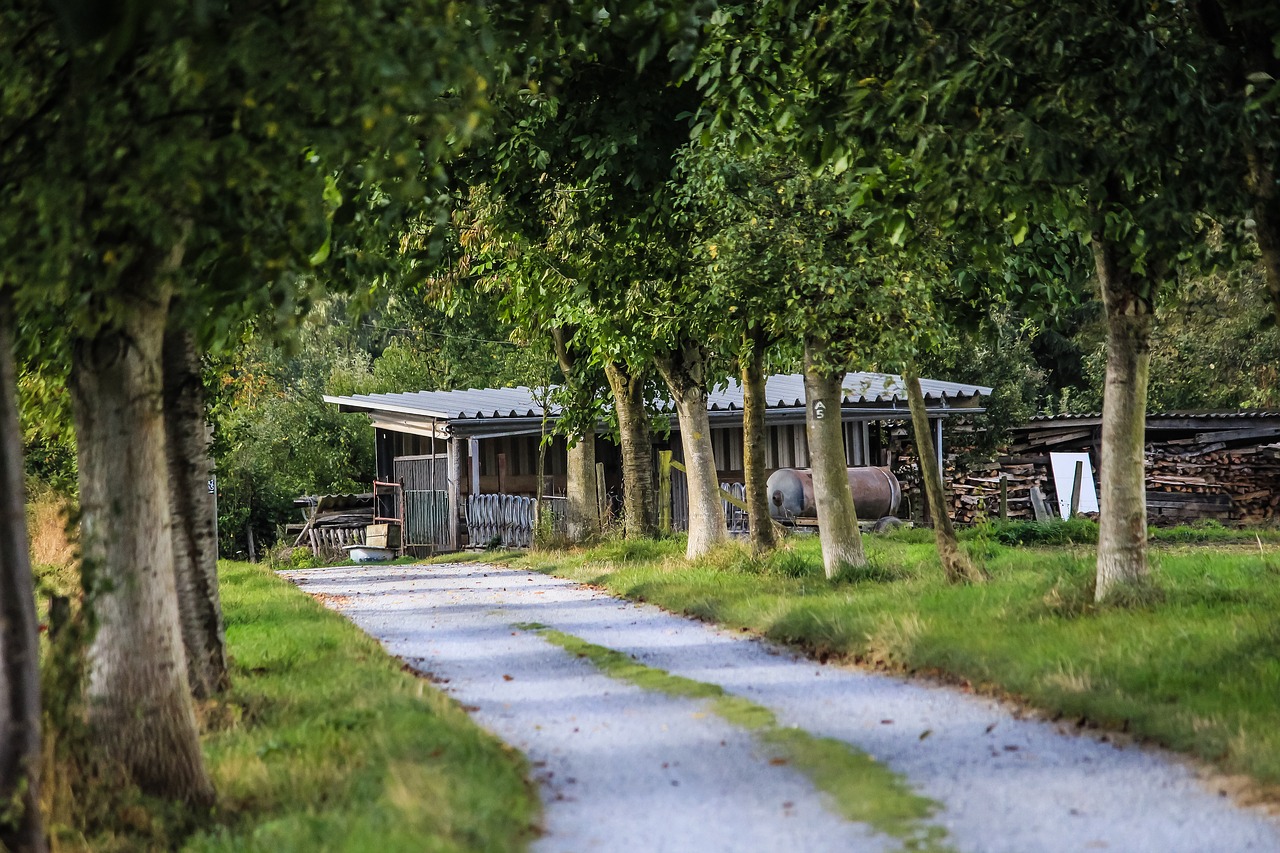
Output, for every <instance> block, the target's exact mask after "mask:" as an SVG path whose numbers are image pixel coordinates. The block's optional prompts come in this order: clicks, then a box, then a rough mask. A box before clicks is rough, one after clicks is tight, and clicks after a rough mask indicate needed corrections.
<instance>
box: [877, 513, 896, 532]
mask: <svg viewBox="0 0 1280 853" xmlns="http://www.w3.org/2000/svg"><path fill="white" fill-rule="evenodd" d="M901 526H902V520H901V519H899V518H898V517H897V516H895V515H886V516H884V517H883V518H881V519H880V520H879V521H877V522H876V524H875V527H872V528H871V532H872V533H887V532H889V531H890V530H897V529H898V528H899V527H901Z"/></svg>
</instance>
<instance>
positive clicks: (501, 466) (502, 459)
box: [498, 453, 507, 495]
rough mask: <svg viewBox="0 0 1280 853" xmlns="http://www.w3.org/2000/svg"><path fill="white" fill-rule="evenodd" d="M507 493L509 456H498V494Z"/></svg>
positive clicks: (503, 454)
mask: <svg viewBox="0 0 1280 853" xmlns="http://www.w3.org/2000/svg"><path fill="white" fill-rule="evenodd" d="M506 493H507V454H505V453H499V454H498V494H500V495H505V494H506Z"/></svg>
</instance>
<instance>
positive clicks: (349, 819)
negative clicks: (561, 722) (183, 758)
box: [184, 563, 539, 853]
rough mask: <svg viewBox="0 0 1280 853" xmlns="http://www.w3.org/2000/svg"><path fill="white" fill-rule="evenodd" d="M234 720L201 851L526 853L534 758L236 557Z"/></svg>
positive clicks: (224, 580)
mask: <svg viewBox="0 0 1280 853" xmlns="http://www.w3.org/2000/svg"><path fill="white" fill-rule="evenodd" d="M220 571H221V592H222V605H223V610H224V613H225V618H226V623H227V646H228V651H229V653H230V655H231V657H232V659H233V661H234V670H233V676H232V677H233V680H234V683H233V688H232V691H231V694H230V696H229V697H228V700H227V708H229V709H230V712H229V713H224V716H225V717H226V720H225V722H224V724H223V727H222V729H221V730H220V731H216V732H213V733H211V734H209V735H207V736H206V738H205V751H206V756H207V758H208V762H209V768H210V771H211V773H212V775H213V777H214V781H215V784H216V786H217V789H218V792H219V797H220V805H219V809H218V811H217V813H216V814H215V816H214V819H215V825H214V826H213V827H211V828H207V829H205V830H204V831H203V832H201V833H200V834H198V835H196V836H193V837H191V838H189V839H188V841H187V843H186V847H185V848H184V849H187V850H191V851H232V850H234V851H273V852H274V851H348V850H349V851H367V850H377V851H379V853H393V851H451V850H456V851H472V850H486V851H487V850H519V849H523V848H524V847H525V845H526V843H527V842H528V840H529V839H530V838H531V837H532V835H533V834H534V830H533V828H532V827H533V825H534V824H535V823H536V822H537V820H538V818H539V813H538V809H539V806H538V802H537V797H536V794H535V792H534V791H532V790H531V789H530V787H529V786H528V784H527V782H526V781H525V780H526V774H527V768H526V766H525V764H524V760H523V758H522V757H521V756H520V755H519V754H518V753H515V752H514V751H513V750H510V749H509V748H507V747H505V746H503V745H502V744H501V743H499V742H498V741H497V740H496V739H494V738H493V737H491V736H489V735H488V734H485V733H483V732H481V731H480V730H479V729H478V728H476V726H475V725H474V724H472V723H471V721H470V720H469V718H468V717H467V715H466V714H465V713H464V712H463V711H462V710H461V709H460V708H459V707H458V706H457V705H456V704H454V703H453V702H452V701H451V700H449V699H447V698H446V697H444V696H443V695H442V694H441V693H439V692H438V691H436V690H435V689H433V688H432V687H431V686H430V685H428V684H427V683H426V682H425V681H424V680H423V679H421V678H417V677H415V676H413V675H412V674H409V673H406V672H403V671H401V668H400V665H399V663H398V662H396V661H394V660H392V659H391V658H389V657H388V656H387V655H386V654H385V653H384V652H383V651H382V649H381V648H380V647H379V646H378V644H377V643H376V642H375V641H373V640H372V639H370V638H369V637H367V636H365V635H364V634H362V633H361V632H359V631H358V630H356V629H355V628H354V627H353V626H352V625H351V624H350V623H348V622H347V621H346V620H344V619H342V618H341V617H340V616H338V615H337V614H334V613H331V612H329V611H327V610H325V608H324V607H322V606H321V605H320V604H319V603H317V602H316V601H313V600H312V599H311V598H310V597H309V596H307V595H305V594H303V593H302V592H300V591H298V590H296V589H295V588H293V587H292V586H291V585H290V584H288V583H287V582H285V581H282V580H280V579H279V578H277V577H275V576H274V575H272V574H271V573H270V572H268V571H267V570H265V569H263V568H261V567H258V566H252V565H248V564H243V563H223V564H221V565H220Z"/></svg>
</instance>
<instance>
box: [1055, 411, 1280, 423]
mask: <svg viewBox="0 0 1280 853" xmlns="http://www.w3.org/2000/svg"><path fill="white" fill-rule="evenodd" d="M1101 417H1102V412H1070V413H1068V414H1063V415H1036V416H1035V417H1033V418H1032V419H1031V423H1054V422H1070V421H1085V420H1097V419H1099V418H1101ZM1275 417H1280V411H1275V410H1272V409H1221V410H1213V411H1204V410H1201V411H1174V412H1147V420H1153V419H1157V418H1178V419H1186V420H1206V421H1211V420H1221V421H1237V420H1252V419H1259V418H1275Z"/></svg>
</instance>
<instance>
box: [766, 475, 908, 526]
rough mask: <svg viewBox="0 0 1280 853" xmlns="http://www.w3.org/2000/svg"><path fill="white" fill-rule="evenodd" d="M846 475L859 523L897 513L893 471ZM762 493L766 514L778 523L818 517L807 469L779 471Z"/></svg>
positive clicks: (898, 488) (897, 488) (898, 497)
mask: <svg viewBox="0 0 1280 853" xmlns="http://www.w3.org/2000/svg"><path fill="white" fill-rule="evenodd" d="M848 471H849V487H850V488H851V489H852V490H853V506H854V508H855V509H856V510H857V512H858V518H859V519H862V520H864V521H870V520H873V519H877V518H882V517H884V516H886V515H894V514H896V513H897V511H898V504H899V503H901V501H902V486H901V485H900V484H899V483H898V478H897V477H895V476H893V472H892V471H890V470H889V469H888V468H876V467H862V468H850V469H848ZM765 491H766V493H767V494H768V495H769V514H770V515H772V516H773V517H774V518H776V519H778V520H779V521H788V520H790V519H794V518H816V517H817V515H818V509H817V505H816V504H815V503H814V499H813V474H812V473H810V471H809V469H808V468H779V469H778V470H777V471H774V472H773V473H772V474H770V475H769V481H768V483H766V484H765Z"/></svg>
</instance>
